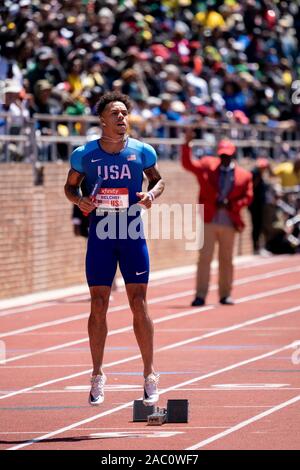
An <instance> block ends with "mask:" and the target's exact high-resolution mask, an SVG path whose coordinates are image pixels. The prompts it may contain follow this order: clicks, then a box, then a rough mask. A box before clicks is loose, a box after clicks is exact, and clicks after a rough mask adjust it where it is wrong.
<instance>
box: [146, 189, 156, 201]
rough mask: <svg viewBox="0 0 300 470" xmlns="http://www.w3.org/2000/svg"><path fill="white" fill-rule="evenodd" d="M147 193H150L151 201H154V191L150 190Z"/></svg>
mask: <svg viewBox="0 0 300 470" xmlns="http://www.w3.org/2000/svg"><path fill="white" fill-rule="evenodd" d="M147 194H148V196H149V197H150V199H151V202H153V201H154V199H155V196H154V194H153V192H152V191H148V193H147Z"/></svg>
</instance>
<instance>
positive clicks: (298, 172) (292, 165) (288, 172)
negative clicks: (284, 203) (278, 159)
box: [272, 156, 300, 188]
mask: <svg viewBox="0 0 300 470" xmlns="http://www.w3.org/2000/svg"><path fill="white" fill-rule="evenodd" d="M272 174H273V175H274V176H277V177H278V178H279V179H280V184H281V186H282V187H283V188H287V187H293V186H298V185H300V156H299V157H297V158H296V159H295V160H294V161H293V162H283V163H280V164H279V165H277V166H275V168H273V170H272Z"/></svg>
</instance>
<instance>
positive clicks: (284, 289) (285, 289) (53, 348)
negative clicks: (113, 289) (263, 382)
mask: <svg viewBox="0 0 300 470" xmlns="http://www.w3.org/2000/svg"><path fill="white" fill-rule="evenodd" d="M244 280H245V279H244ZM298 288H300V284H295V285H292V286H287V287H282V288H279V289H273V290H271V291H265V292H263V293H259V294H254V295H252V296H247V297H243V298H241V299H237V300H236V302H237V303H240V302H246V301H248V300H255V299H256V298H259V299H260V298H264V297H268V296H270V295H271V296H272V295H276V294H280V293H285V292H289V291H291V290H295V289H298ZM175 295H176V296H177V297H180V296H183V293H178V294H172V295H168V296H163V297H156V298H155V299H152V300H149V302H148V304H150V303H157V302H161V301H162V299H166V298H168V299H169V298H170V297H173V296H175ZM213 308H214V306H207V307H200V309H199V308H198V309H195V307H193V309H192V310H187V311H184V312H182V313H177V314H173V315H167V316H165V317H162V318H160V319H156V320H153V321H154V323H160V322H163V321H167V320H173V319H176V318H181V317H184V316H188V315H193V314H196V313H198V312H199V311H201V312H204V311H208V310H212V309H213ZM115 309H121V307H115ZM132 329H133V328H132V326H127V327H124V328H121V329H117V330H112V331H110V332H109V333H108V335H114V334H118V333H124V332H128V331H131V330H132ZM87 341H88V337H85V338H82V339H79V340H75V341H69V342H67V343H62V344H58V345H56V346H50V347H49V348H44V349H39V350H37V351H34V352H31V353H27V354H21V355H19V356H13V357H10V358H7V359H6V361H5V364H7V363H8V362H12V361H17V360H20V359H25V358H28V357H32V356H36V355H39V354H41V353H46V352H52V351H57V350H58V349H63V348H66V347H70V346H75V345H78V344H82V343H85V342H87Z"/></svg>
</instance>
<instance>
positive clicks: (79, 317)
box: [0, 266, 300, 338]
mask: <svg viewBox="0 0 300 470" xmlns="http://www.w3.org/2000/svg"><path fill="white" fill-rule="evenodd" d="M294 272H300V266H299V267H297V268H293V269H291V268H286V269H280V270H277V271H271V272H269V273H264V274H258V275H254V276H248V277H245V278H242V279H239V280H237V281H236V282H235V283H234V285H235V286H241V285H244V284H248V283H251V282H256V281H260V280H263V279H270V278H273V277H277V276H282V275H285V274H290V273H294ZM217 288H218V286H217V285H213V286H212V287H211V290H216V289H217ZM193 293H194V290H187V291H183V292H179V293H176V294H168V295H163V296H159V297H154V298H153V299H149V301H148V304H150V305H153V304H156V303H160V302H166V301H168V300H175V299H178V298H182V297H185V296H188V295H192V294H193ZM240 301H241V299H240ZM126 309H128V304H124V305H119V306H116V307H111V308H110V309H109V312H108V313H112V312H118V311H120V310H126ZM88 316H89V313H88V312H85V313H81V314H77V315H72V316H69V317H67V318H62V319H59V320H51V321H47V322H43V323H38V324H37V325H33V326H28V327H26V328H20V329H17V330H11V331H6V332H4V333H1V334H0V338H7V337H9V336H14V335H17V334H23V333H28V332H30V331H36V330H39V329H41V328H47V327H49V326H56V325H62V324H65V323H70V322H73V321H77V320H82V319H85V318H88Z"/></svg>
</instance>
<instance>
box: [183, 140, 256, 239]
mask: <svg viewBox="0 0 300 470" xmlns="http://www.w3.org/2000/svg"><path fill="white" fill-rule="evenodd" d="M181 159H182V165H183V167H184V168H185V169H186V170H188V171H191V172H192V173H194V175H195V176H196V177H197V179H198V182H199V185H200V193H199V203H200V204H204V222H206V223H209V222H211V221H212V220H213V218H214V215H215V213H216V211H217V205H216V203H217V198H218V193H219V174H220V165H221V159H220V158H219V157H203V158H201V160H193V159H192V151H191V147H190V146H189V145H186V144H185V145H183V146H182V153H181ZM252 198H253V188H252V175H251V173H250V172H249V171H246V170H244V168H241V167H240V166H239V165H237V163H235V168H234V184H233V187H232V189H231V191H230V192H229V194H228V196H227V199H228V203H229V204H228V215H229V217H230V219H231V220H232V222H233V225H234V227H235V229H236V230H238V231H241V230H243V228H244V226H245V224H244V222H243V220H242V218H241V214H240V212H241V209H242V208H243V207H245V206H248V205H249V204H250V203H251V201H252Z"/></svg>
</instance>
